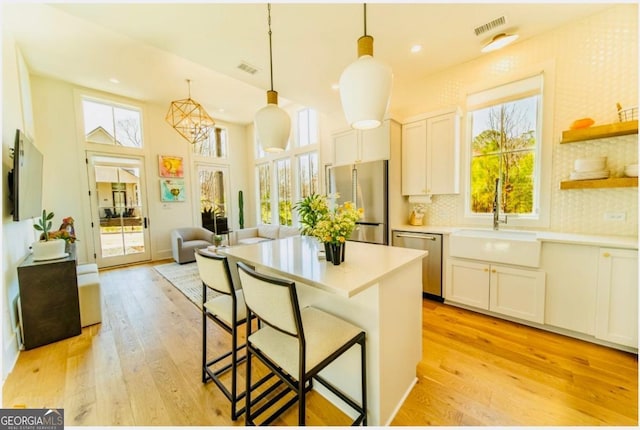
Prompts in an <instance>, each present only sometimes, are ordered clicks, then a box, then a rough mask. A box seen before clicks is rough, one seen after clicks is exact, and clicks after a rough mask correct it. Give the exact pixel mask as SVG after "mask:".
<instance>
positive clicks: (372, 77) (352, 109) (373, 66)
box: [340, 3, 393, 130]
mask: <svg viewBox="0 0 640 430" xmlns="http://www.w3.org/2000/svg"><path fill="white" fill-rule="evenodd" d="M392 79H393V76H392V73H391V68H390V67H389V66H387V65H386V64H384V63H382V62H380V61H378V60H376V59H375V58H373V37H371V36H368V35H367V5H366V3H365V5H364V36H362V37H361V38H359V39H358V59H357V60H356V61H355V62H353V63H351V64H350V65H349V66H347V68H346V69H345V70H344V71H343V72H342V75H341V76H340V99H341V100H342V110H343V111H344V115H345V117H346V118H347V122H348V123H349V125H350V126H351V127H352V128H356V129H361V130H366V129H370V128H376V127H379V126H380V124H382V121H383V119H384V116H385V114H386V112H387V109H388V107H389V101H390V99H391V82H392Z"/></svg>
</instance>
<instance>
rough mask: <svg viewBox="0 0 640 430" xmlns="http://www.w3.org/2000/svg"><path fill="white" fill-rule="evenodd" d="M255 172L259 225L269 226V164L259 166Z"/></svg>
mask: <svg viewBox="0 0 640 430" xmlns="http://www.w3.org/2000/svg"><path fill="white" fill-rule="evenodd" d="M257 170H258V198H259V200H260V223H262V224H271V174H270V172H269V163H264V164H259V165H258V166H257Z"/></svg>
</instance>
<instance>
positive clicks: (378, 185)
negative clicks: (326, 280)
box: [327, 161, 389, 245]
mask: <svg viewBox="0 0 640 430" xmlns="http://www.w3.org/2000/svg"><path fill="white" fill-rule="evenodd" d="M327 173H328V174H327V190H328V193H329V194H333V193H338V194H339V195H340V197H339V198H338V199H337V200H336V203H337V204H342V203H344V202H345V201H351V202H354V203H355V204H356V207H358V208H363V209H364V216H363V218H362V219H360V221H358V223H357V226H356V229H355V230H354V232H353V234H352V235H351V237H350V238H349V240H354V241H357V242H369V243H380V244H383V245H387V244H388V243H389V238H388V236H389V235H388V231H387V226H388V218H389V211H388V195H387V194H388V180H387V177H388V176H387V175H388V163H387V161H372V162H369V163H361V164H355V165H350V166H337V167H329V168H328V172H327Z"/></svg>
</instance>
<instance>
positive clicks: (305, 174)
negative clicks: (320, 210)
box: [298, 151, 320, 199]
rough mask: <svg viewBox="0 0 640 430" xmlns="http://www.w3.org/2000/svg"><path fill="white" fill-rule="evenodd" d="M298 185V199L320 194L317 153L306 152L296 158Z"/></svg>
mask: <svg viewBox="0 0 640 430" xmlns="http://www.w3.org/2000/svg"><path fill="white" fill-rule="evenodd" d="M298 184H300V196H299V197H300V199H304V198H305V197H308V196H310V195H312V194H319V193H320V188H319V184H318V153H317V152H315V151H314V152H307V153H305V154H301V155H299V156H298Z"/></svg>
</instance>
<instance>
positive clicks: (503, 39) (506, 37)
mask: <svg viewBox="0 0 640 430" xmlns="http://www.w3.org/2000/svg"><path fill="white" fill-rule="evenodd" d="M517 38H518V35H517V34H506V33H500V34H496V35H495V36H493V39H491V42H489V43H487V44H486V45H484V47H483V48H482V49H481V50H480V52H491V51H496V50H498V49H501V48H504V47H505V46H507V45H510V44H511V43H513V42H514V41H515V40H516V39H517Z"/></svg>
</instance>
